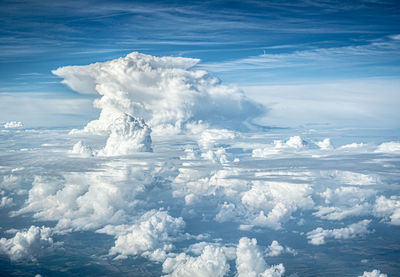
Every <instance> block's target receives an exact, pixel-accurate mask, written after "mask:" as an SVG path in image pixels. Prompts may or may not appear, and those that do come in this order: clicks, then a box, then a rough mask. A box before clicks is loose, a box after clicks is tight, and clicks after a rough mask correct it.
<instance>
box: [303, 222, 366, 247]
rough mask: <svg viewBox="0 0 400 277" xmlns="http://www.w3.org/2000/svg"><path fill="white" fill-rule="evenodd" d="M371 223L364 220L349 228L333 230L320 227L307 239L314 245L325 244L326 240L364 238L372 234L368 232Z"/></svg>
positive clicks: (310, 233)
mask: <svg viewBox="0 0 400 277" xmlns="http://www.w3.org/2000/svg"><path fill="white" fill-rule="evenodd" d="M370 222H371V221H370V220H362V221H360V222H358V223H354V224H351V225H349V226H348V227H344V228H339V229H331V230H325V229H323V228H321V227H318V228H317V229H315V230H313V231H311V232H308V233H307V238H308V239H309V243H311V244H314V245H321V244H325V243H326V241H325V239H327V238H334V239H338V240H341V239H352V238H356V237H357V236H362V235H365V234H368V233H370V232H371V231H370V230H368V225H369V223H370Z"/></svg>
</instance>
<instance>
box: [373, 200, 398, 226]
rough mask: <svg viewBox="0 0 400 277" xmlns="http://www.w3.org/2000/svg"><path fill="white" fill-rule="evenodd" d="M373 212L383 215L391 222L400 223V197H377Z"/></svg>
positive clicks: (393, 223) (379, 215)
mask: <svg viewBox="0 0 400 277" xmlns="http://www.w3.org/2000/svg"><path fill="white" fill-rule="evenodd" d="M373 214H374V215H375V216H378V217H383V218H384V219H386V220H387V221H388V222H389V224H392V225H400V197H399V196H392V197H390V198H389V199H388V198H386V197H385V196H380V197H378V198H377V199H376V202H375V205H374V209H373Z"/></svg>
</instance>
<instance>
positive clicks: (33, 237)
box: [0, 226, 55, 260]
mask: <svg viewBox="0 0 400 277" xmlns="http://www.w3.org/2000/svg"><path fill="white" fill-rule="evenodd" d="M51 236H52V230H51V229H50V228H47V227H44V226H43V227H37V226H31V227H30V228H29V229H28V230H26V231H19V232H17V233H16V234H15V236H14V237H12V238H10V239H6V238H1V239H0V253H1V254H5V255H7V256H9V257H10V259H11V260H21V259H22V260H24V259H27V260H35V259H36V258H37V256H39V255H40V254H41V253H43V252H44V251H46V250H50V249H52V248H53V247H54V246H55V243H54V242H53V239H52V237H51Z"/></svg>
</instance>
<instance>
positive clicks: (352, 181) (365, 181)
mask: <svg viewBox="0 0 400 277" xmlns="http://www.w3.org/2000/svg"><path fill="white" fill-rule="evenodd" d="M330 175H331V176H332V177H333V178H334V179H336V180H338V181H339V182H340V183H342V184H345V185H353V186H369V185H375V184H377V183H379V182H380V180H379V178H378V177H377V176H374V175H371V174H363V173H358V172H352V171H343V170H335V171H333V172H330Z"/></svg>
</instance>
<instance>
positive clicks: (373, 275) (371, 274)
mask: <svg viewBox="0 0 400 277" xmlns="http://www.w3.org/2000/svg"><path fill="white" fill-rule="evenodd" d="M358 277H387V274H384V273H381V271H380V270H377V269H374V270H372V271H364V273H363V275H360V276H358Z"/></svg>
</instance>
